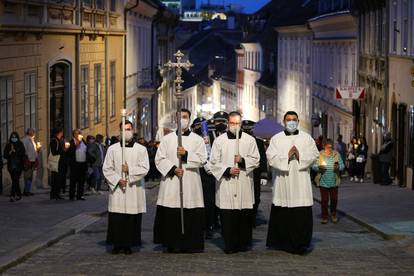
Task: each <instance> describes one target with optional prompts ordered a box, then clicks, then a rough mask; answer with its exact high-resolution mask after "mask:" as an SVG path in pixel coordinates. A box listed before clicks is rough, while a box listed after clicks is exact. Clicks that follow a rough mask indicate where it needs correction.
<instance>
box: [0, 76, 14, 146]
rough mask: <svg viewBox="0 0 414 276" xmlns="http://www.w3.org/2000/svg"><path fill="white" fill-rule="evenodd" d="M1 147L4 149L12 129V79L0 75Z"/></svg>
mask: <svg viewBox="0 0 414 276" xmlns="http://www.w3.org/2000/svg"><path fill="white" fill-rule="evenodd" d="M0 124H1V149H4V146H5V145H6V143H7V141H8V140H9V136H10V134H11V133H12V131H13V79H12V77H11V76H9V77H0Z"/></svg>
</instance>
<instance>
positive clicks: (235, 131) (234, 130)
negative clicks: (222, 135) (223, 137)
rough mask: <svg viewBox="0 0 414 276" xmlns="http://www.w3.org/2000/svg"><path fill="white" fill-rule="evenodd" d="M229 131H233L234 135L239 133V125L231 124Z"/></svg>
mask: <svg viewBox="0 0 414 276" xmlns="http://www.w3.org/2000/svg"><path fill="white" fill-rule="evenodd" d="M229 131H230V132H231V133H233V134H234V135H236V133H237V126H230V127H229Z"/></svg>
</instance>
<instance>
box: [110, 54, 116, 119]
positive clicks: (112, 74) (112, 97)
mask: <svg viewBox="0 0 414 276" xmlns="http://www.w3.org/2000/svg"><path fill="white" fill-rule="evenodd" d="M109 70H110V72H109V74H110V79H111V80H110V82H111V87H110V96H109V114H110V116H111V117H115V114H116V112H115V61H112V62H111V65H110V69H109Z"/></svg>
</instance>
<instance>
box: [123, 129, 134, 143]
mask: <svg viewBox="0 0 414 276" xmlns="http://www.w3.org/2000/svg"><path fill="white" fill-rule="evenodd" d="M132 137H134V133H133V132H132V130H125V141H126V142H129V141H131V139H132Z"/></svg>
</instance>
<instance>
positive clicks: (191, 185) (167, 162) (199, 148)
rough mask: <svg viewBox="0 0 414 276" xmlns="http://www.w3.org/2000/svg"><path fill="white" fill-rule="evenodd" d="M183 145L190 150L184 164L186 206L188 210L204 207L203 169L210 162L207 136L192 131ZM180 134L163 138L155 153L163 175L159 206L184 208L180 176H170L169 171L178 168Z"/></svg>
mask: <svg viewBox="0 0 414 276" xmlns="http://www.w3.org/2000/svg"><path fill="white" fill-rule="evenodd" d="M182 144H183V147H184V148H185V150H186V151H187V153H188V156H187V162H183V163H182V167H183V169H184V175H183V207H184V208H186V209H192V208H202V207H204V200H203V188H202V184H201V179H200V172H199V168H201V167H202V166H203V164H205V163H206V162H207V151H206V146H205V144H204V140H203V138H201V137H200V136H198V135H197V134H195V133H193V132H190V134H189V135H188V136H186V135H183V136H182ZM177 147H178V137H177V134H176V132H172V133H169V134H168V135H166V136H164V137H162V138H161V141H160V146H159V148H158V150H157V154H156V156H155V165H156V166H157V169H158V171H159V172H160V173H161V175H162V179H161V183H160V190H159V192H158V200H157V205H160V206H164V207H169V208H180V181H179V178H178V177H177V176H173V177H170V176H169V175H168V172H169V171H170V170H171V169H172V168H173V167H174V166H176V167H178V157H177Z"/></svg>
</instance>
